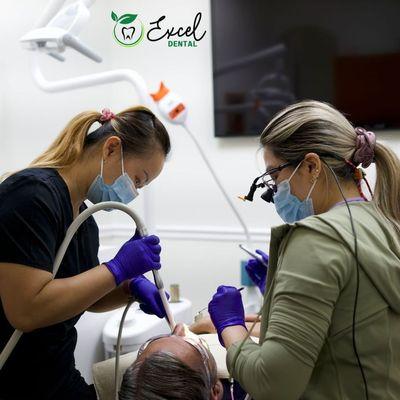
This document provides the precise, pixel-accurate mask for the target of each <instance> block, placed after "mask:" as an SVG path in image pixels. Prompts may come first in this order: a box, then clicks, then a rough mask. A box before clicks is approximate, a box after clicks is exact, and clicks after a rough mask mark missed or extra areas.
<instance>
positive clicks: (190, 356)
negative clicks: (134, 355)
mask: <svg viewBox="0 0 400 400" xmlns="http://www.w3.org/2000/svg"><path fill="white" fill-rule="evenodd" d="M156 352H163V353H170V354H173V355H174V356H176V357H177V358H179V359H180V360H181V361H182V362H183V363H185V364H186V365H188V366H189V367H191V368H193V369H195V370H201V368H202V359H201V356H200V354H199V353H198V351H197V350H196V349H195V348H194V347H193V346H192V345H190V344H189V343H187V342H186V341H185V340H183V339H182V337H180V336H175V335H172V336H168V337H165V338H161V339H157V340H155V341H154V342H151V343H150V344H149V345H148V346H147V347H146V349H145V350H144V352H143V354H142V355H141V358H142V357H148V356H149V355H150V354H153V353H156Z"/></svg>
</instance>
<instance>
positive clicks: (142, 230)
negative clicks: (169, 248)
mask: <svg viewBox="0 0 400 400" xmlns="http://www.w3.org/2000/svg"><path fill="white" fill-rule="evenodd" d="M110 208H112V209H116V210H120V211H122V212H124V213H126V214H128V215H129V216H130V217H131V218H132V219H133V220H134V222H135V224H136V227H137V229H138V231H139V234H140V235H141V236H147V229H146V227H145V225H144V224H143V222H142V220H141V219H140V217H139V216H138V215H137V214H136V213H135V212H134V211H133V210H132V209H130V208H129V207H128V206H126V205H125V204H122V203H118V202H115V201H106V202H103V203H99V204H95V205H93V206H91V207H89V208H87V209H86V210H85V211H83V212H82V213H81V214H79V216H78V217H77V218H76V219H75V220H74V221H73V222H72V224H71V226H70V227H69V228H68V230H67V233H66V235H65V238H64V240H63V242H62V243H61V246H60V248H59V249H58V251H57V254H56V257H55V261H54V266H53V278H54V277H55V276H56V274H57V272H58V269H59V268H60V265H61V262H62V260H63V258H64V255H65V252H66V251H67V248H68V246H69V243H70V242H71V240H72V238H73V236H74V234H75V233H76V231H77V230H78V229H79V227H80V226H81V225H82V223H83V222H84V221H85V220H86V219H88V218H89V217H90V216H91V215H92V214H94V213H95V212H97V211H100V210H105V209H110ZM153 276H154V282H155V284H156V286H157V289H158V292H159V294H160V297H161V301H162V303H163V306H164V309H165V313H166V315H167V319H168V324H169V326H170V328H171V331H172V330H173V329H174V328H175V321H174V317H173V315H172V312H171V308H170V306H169V303H168V300H167V296H166V294H165V289H164V283H163V281H162V279H161V276H160V273H159V272H158V271H156V270H153ZM131 304H132V301H130V302H129V303H128V306H127V308H129V306H130V305H131ZM126 311H127V310H126ZM122 326H123V320H122V321H121V326H120V330H121V333H122ZM22 334H23V332H21V331H19V330H15V331H14V333H13V334H12V335H11V338H10V339H9V341H8V342H7V344H6V346H5V347H4V349H3V350H2V352H1V354H0V370H1V369H2V368H3V365H4V364H5V362H6V361H7V359H8V357H9V356H10V354H11V352H12V351H13V349H14V348H15V346H16V345H17V343H18V341H19V339H20V338H21V336H22ZM118 347H119V346H118ZM118 347H117V355H118V357H119V348H118Z"/></svg>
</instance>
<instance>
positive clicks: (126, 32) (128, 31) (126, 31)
mask: <svg viewBox="0 0 400 400" xmlns="http://www.w3.org/2000/svg"><path fill="white" fill-rule="evenodd" d="M134 33H135V27H134V26H131V27H130V28H127V27H126V26H124V27H123V28H122V35H123V36H124V40H127V39H129V40H132V37H133V34H134Z"/></svg>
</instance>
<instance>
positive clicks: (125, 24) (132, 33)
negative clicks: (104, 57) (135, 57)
mask: <svg viewBox="0 0 400 400" xmlns="http://www.w3.org/2000/svg"><path fill="white" fill-rule="evenodd" d="M111 18H112V20H113V21H114V22H115V25H114V29H113V36H114V39H115V40H116V41H117V43H118V44H120V45H121V46H124V47H133V46H136V45H138V44H139V43H140V42H141V41H142V39H143V37H144V26H143V23H142V21H141V20H140V19H139V18H138V17H137V14H124V15H121V16H120V17H118V16H117V14H116V13H115V12H114V11H112V12H111Z"/></svg>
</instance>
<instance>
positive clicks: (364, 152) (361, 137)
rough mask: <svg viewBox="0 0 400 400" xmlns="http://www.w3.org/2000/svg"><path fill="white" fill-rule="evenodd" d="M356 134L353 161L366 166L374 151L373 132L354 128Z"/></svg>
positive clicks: (374, 140)
mask: <svg viewBox="0 0 400 400" xmlns="http://www.w3.org/2000/svg"><path fill="white" fill-rule="evenodd" d="M354 130H355V132H356V134H357V139H356V151H355V152H354V155H353V163H354V164H355V165H358V164H361V166H362V167H363V168H367V167H369V166H370V165H371V163H372V162H373V161H374V151H375V143H376V138H375V133H374V132H371V131H366V130H365V129H364V128H355V129H354Z"/></svg>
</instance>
